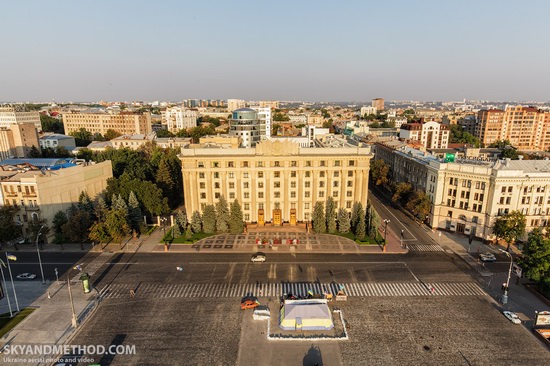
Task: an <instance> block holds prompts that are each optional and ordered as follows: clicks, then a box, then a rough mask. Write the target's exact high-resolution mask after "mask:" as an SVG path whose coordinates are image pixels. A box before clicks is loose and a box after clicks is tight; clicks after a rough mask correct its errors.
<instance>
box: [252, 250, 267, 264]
mask: <svg viewBox="0 0 550 366" xmlns="http://www.w3.org/2000/svg"><path fill="white" fill-rule="evenodd" d="M250 261H251V262H265V254H264V253H260V252H258V253H255V254H252V257H250Z"/></svg>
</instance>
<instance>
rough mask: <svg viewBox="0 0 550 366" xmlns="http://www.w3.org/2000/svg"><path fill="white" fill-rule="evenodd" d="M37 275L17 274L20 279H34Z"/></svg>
mask: <svg viewBox="0 0 550 366" xmlns="http://www.w3.org/2000/svg"><path fill="white" fill-rule="evenodd" d="M35 278H36V275H35V274H34V273H21V274H20V275H18V276H17V279H18V280H34V279H35Z"/></svg>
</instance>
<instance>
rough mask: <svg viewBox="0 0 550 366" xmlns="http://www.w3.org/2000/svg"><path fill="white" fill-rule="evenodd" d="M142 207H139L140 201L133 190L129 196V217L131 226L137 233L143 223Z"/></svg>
mask: <svg viewBox="0 0 550 366" xmlns="http://www.w3.org/2000/svg"><path fill="white" fill-rule="evenodd" d="M141 217H142V214H141V208H140V207H139V201H138V199H137V197H136V195H135V194H134V192H133V191H131V192H130V196H129V197H128V218H129V223H130V226H131V228H132V229H133V230H134V231H135V232H136V233H137V232H139V227H140V224H141V222H142V221H141Z"/></svg>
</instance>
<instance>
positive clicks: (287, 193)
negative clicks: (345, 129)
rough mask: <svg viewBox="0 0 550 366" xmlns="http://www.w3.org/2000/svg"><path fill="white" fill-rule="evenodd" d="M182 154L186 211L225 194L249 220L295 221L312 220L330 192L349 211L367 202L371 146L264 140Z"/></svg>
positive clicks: (276, 223)
mask: <svg viewBox="0 0 550 366" xmlns="http://www.w3.org/2000/svg"><path fill="white" fill-rule="evenodd" d="M180 158H181V160H182V173H183V191H184V198H185V207H186V209H187V213H188V215H191V213H192V212H193V211H199V212H202V211H203V209H204V208H205V206H206V205H208V204H215V203H216V202H217V200H218V198H219V197H220V196H221V195H223V196H224V197H225V198H226V199H227V200H228V201H229V202H233V201H234V200H235V199H237V200H238V201H239V203H240V204H241V207H242V209H243V214H244V220H245V221H246V222H255V223H258V224H264V223H266V222H271V223H273V224H274V225H281V224H283V223H285V222H288V223H290V224H291V225H295V224H296V223H297V222H298V221H302V222H303V221H309V220H311V215H312V212H313V206H314V205H315V203H316V202H318V201H321V202H324V201H325V200H326V199H327V197H329V196H332V197H333V198H334V200H335V201H336V205H337V207H338V208H340V207H343V208H345V209H346V210H348V211H350V212H351V208H352V204H353V202H355V201H358V202H361V203H363V205H365V204H366V201H367V195H368V180H369V166H370V159H371V154H370V148H369V147H352V146H351V145H350V146H348V147H338V148H332V147H325V148H301V147H300V146H299V144H297V143H293V142H290V141H271V140H266V141H262V142H260V143H259V144H257V145H256V147H255V148H252V149H243V148H240V149H228V148H226V149H224V148H219V147H218V148H208V147H195V148H183V149H182V150H181V155H180Z"/></svg>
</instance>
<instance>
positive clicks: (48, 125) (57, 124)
mask: <svg viewBox="0 0 550 366" xmlns="http://www.w3.org/2000/svg"><path fill="white" fill-rule="evenodd" d="M40 125H41V127H42V131H44V132H53V133H60V134H64V133H65V129H64V128H63V122H61V121H60V120H58V119H57V118H54V117H50V116H48V115H47V114H40Z"/></svg>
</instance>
